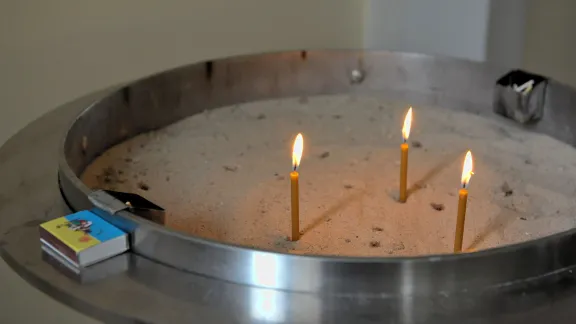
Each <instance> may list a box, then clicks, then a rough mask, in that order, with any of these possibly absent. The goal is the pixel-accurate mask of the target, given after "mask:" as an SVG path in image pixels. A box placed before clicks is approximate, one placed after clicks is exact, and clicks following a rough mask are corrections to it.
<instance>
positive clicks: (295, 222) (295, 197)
mask: <svg viewBox="0 0 576 324" xmlns="http://www.w3.org/2000/svg"><path fill="white" fill-rule="evenodd" d="M303 149H304V139H303V138H302V134H298V135H297V136H296V139H295V140H294V146H293V147H292V172H290V194H291V211H292V236H291V240H292V241H298V240H299V239H300V192H299V191H300V188H299V184H298V178H299V174H298V167H299V166H300V159H302V150H303Z"/></svg>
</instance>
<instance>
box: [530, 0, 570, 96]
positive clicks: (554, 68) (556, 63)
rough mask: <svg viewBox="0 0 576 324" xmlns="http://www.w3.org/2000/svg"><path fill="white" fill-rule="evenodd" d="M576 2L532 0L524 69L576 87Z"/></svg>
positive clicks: (566, 0) (568, 0)
mask: <svg viewBox="0 0 576 324" xmlns="http://www.w3.org/2000/svg"><path fill="white" fill-rule="evenodd" d="M575 33H576V1H574V0H530V5H529V7H528V15H527V24H526V41H525V47H524V66H525V67H526V68H528V69H530V70H533V71H536V72H538V73H542V74H545V75H548V76H552V77H554V78H555V79H557V80H560V81H563V82H567V83H568V84H570V85H572V86H574V87H576V42H575Z"/></svg>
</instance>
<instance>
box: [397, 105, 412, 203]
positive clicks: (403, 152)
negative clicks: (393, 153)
mask: <svg viewBox="0 0 576 324" xmlns="http://www.w3.org/2000/svg"><path fill="white" fill-rule="evenodd" d="M411 125H412V107H410V109H408V112H407V113H406V117H405V118H404V126H403V127H402V144H401V145H400V197H399V199H398V200H399V201H400V202H406V199H407V198H408V192H407V186H408V137H409V136H410V126H411Z"/></svg>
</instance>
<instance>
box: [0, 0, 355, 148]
mask: <svg viewBox="0 0 576 324" xmlns="http://www.w3.org/2000/svg"><path fill="white" fill-rule="evenodd" d="M361 7H362V1H356V0H354V1H351V0H313V1H306V0H291V1H279V0H276V1H275V0H241V1H238V0H236V1H231V0H167V1H160V0H155V1H154V0H122V1H117V0H98V1H82V0H50V1H40V0H36V1H33V0H0V104H1V107H0V143H2V142H3V140H4V139H5V138H6V137H7V136H10V135H11V134H13V133H14V132H16V131H17V130H19V129H21V128H22V127H23V126H24V125H25V124H27V123H28V122H30V121H31V119H32V118H36V117H38V116H39V115H41V114H43V113H45V112H46V111H48V110H50V109H52V108H53V107H55V106H57V105H59V104H61V103H63V102H65V101H68V100H70V99H72V98H74V97H77V96H80V95H82V94H85V93H87V92H89V91H93V90H96V89H99V88H102V87H106V86H108V85H111V84H113V83H118V82H121V81H127V80H130V79H133V78H137V77H140V76H143V75H146V74H149V73H152V72H156V71H160V70H163V69H166V68H169V67H174V66H177V65H181V64H186V63H189V62H193V61H198V60H202V59H205V58H209V57H217V56H226V55H233V54H238V53H247V52H260V51H272V50H282V49H298V48H348V47H360V46H361V45H362V44H361V43H362V40H361V38H362V36H361V29H362V26H361V19H362V10H361Z"/></svg>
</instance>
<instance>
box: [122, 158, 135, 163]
mask: <svg viewBox="0 0 576 324" xmlns="http://www.w3.org/2000/svg"><path fill="white" fill-rule="evenodd" d="M124 161H126V162H128V163H130V162H132V161H133V160H132V158H125V159H124Z"/></svg>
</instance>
